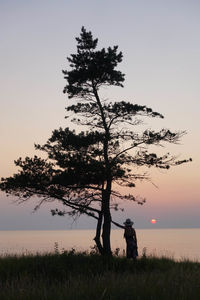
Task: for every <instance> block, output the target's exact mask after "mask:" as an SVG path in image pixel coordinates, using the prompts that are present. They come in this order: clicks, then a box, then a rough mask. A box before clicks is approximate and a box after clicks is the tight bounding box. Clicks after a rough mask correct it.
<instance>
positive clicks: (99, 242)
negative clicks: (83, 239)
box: [94, 213, 104, 255]
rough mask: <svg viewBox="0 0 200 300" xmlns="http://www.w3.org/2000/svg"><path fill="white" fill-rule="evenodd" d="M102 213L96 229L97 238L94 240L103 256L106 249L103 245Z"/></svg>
mask: <svg viewBox="0 0 200 300" xmlns="http://www.w3.org/2000/svg"><path fill="white" fill-rule="evenodd" d="M102 219H103V218H102V213H99V219H98V222H97V228H96V236H95V238H94V241H95V243H96V245H97V248H98V250H99V253H100V254H101V255H104V248H103V246H102V244H101V226H102Z"/></svg>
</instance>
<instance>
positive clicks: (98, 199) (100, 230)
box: [0, 27, 187, 254]
mask: <svg viewBox="0 0 200 300" xmlns="http://www.w3.org/2000/svg"><path fill="white" fill-rule="evenodd" d="M76 41H77V53H76V54H72V55H71V56H70V57H68V61H69V65H70V69H69V70H66V71H63V73H64V78H65V79H66V82H67V84H66V86H65V88H64V93H67V94H68V96H69V99H71V98H74V99H76V102H75V103H74V104H73V105H70V106H68V107H67V108H66V110H67V114H68V116H67V117H68V118H69V119H68V120H69V121H72V122H73V123H75V124H76V128H77V133H76V131H75V130H70V129H69V128H65V129H62V128H60V129H58V130H54V131H53V133H52V136H51V138H50V139H49V140H48V141H47V143H46V144H44V145H42V146H41V145H35V147H36V149H39V150H41V151H44V152H46V153H47V155H48V159H42V158H39V157H37V156H34V157H33V158H29V157H26V158H25V160H22V159H21V158H19V159H18V160H17V161H15V164H16V166H18V167H20V171H19V172H18V173H17V174H14V175H13V176H12V177H9V178H2V181H1V184H0V188H1V190H3V191H5V192H6V193H8V194H11V195H14V196H17V197H19V202H24V201H27V200H28V199H29V198H31V197H32V196H37V197H39V198H41V199H40V202H39V203H38V205H37V207H36V209H37V208H39V207H40V205H41V204H42V203H44V202H48V201H54V200H55V199H57V200H58V201H60V202H61V203H62V204H63V205H64V209H63V210H59V209H54V210H52V214H54V215H55V214H57V215H65V214H68V215H71V216H79V215H82V214H85V215H88V216H90V217H92V218H94V219H96V221H97V228H96V236H95V242H96V245H97V247H98V249H99V252H100V253H101V254H111V245H110V230H111V222H113V223H114V224H116V225H117V223H116V222H114V221H113V220H112V218H111V209H116V210H117V209H118V202H117V201H119V200H129V201H135V202H137V203H139V204H143V203H144V201H145V200H144V199H138V198H135V197H134V196H133V195H132V194H128V195H123V194H122V193H120V192H119V189H118V190H117V189H116V185H117V184H118V185H120V186H125V187H130V188H134V186H135V181H136V180H137V179H148V176H147V175H146V174H145V173H140V174H138V173H137V172H136V170H137V169H138V166H146V167H156V168H163V169H168V168H169V167H170V166H174V165H178V164H181V163H183V162H186V161H187V160H183V161H177V160H176V158H175V157H173V156H171V155H170V154H169V153H167V154H164V155H163V156H160V155H157V154H156V153H151V152H148V147H149V146H150V145H161V144H162V143H163V142H169V143H177V142H178V140H179V139H180V137H181V136H182V135H183V134H184V132H175V133H174V132H171V131H170V130H168V129H162V130H160V131H158V132H157V131H153V130H149V129H147V130H145V131H144V132H142V133H138V132H137V131H136V129H135V127H136V126H137V125H139V124H141V123H142V118H143V117H149V118H163V116H162V115H161V114H160V113H158V112H155V111H153V110H152V109H151V108H148V107H146V106H141V105H138V104H132V103H130V102H125V101H121V102H109V101H105V100H103V99H102V98H101V97H100V94H99V91H100V88H102V87H105V86H120V87H123V85H122V84H123V82H124V74H122V73H121V72H120V71H118V70H117V69H116V68H117V65H118V64H119V63H120V62H121V61H122V52H118V47H117V46H114V47H113V48H111V47H109V48H108V49H105V48H103V49H101V50H97V44H98V39H93V36H92V33H91V32H90V31H86V30H85V28H84V27H82V29H81V34H80V37H78V38H76ZM77 100H78V101H77ZM71 115H73V117H72V116H71ZM83 127H84V128H87V131H81V129H80V128H83ZM136 167H137V168H136Z"/></svg>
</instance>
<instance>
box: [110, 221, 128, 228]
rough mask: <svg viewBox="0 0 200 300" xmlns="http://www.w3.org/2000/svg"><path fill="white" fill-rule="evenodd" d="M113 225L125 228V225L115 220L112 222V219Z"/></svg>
mask: <svg viewBox="0 0 200 300" xmlns="http://www.w3.org/2000/svg"><path fill="white" fill-rule="evenodd" d="M111 222H112V223H113V224H114V225H115V226H117V227H120V228H122V229H125V226H122V225H120V224H119V223H117V222H114V221H111Z"/></svg>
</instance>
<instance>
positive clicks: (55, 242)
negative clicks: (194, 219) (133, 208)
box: [0, 228, 200, 262]
mask: <svg viewBox="0 0 200 300" xmlns="http://www.w3.org/2000/svg"><path fill="white" fill-rule="evenodd" d="M136 233H137V239H138V250H139V251H138V252H139V256H141V255H144V254H145V255H147V256H157V257H163V256H164V257H169V258H173V259H175V260H192V261H199V262H200V228H194V229H191V228H190V229H186V228H184V229H136ZM94 236H95V230H73V229H72V230H53V231H51V230H48V231H47V230H46V231H42V230H37V231H34V230H32V231H30V230H29V231H26V230H23V231H0V256H5V255H12V254H15V255H21V254H23V255H26V254H36V253H40V254H42V253H52V252H60V253H62V252H64V251H70V250H72V249H74V250H75V251H88V252H90V251H93V247H94V241H93V238H94ZM111 244H112V250H113V251H115V250H116V249H117V248H118V249H119V250H118V251H119V254H120V255H125V248H126V245H125V240H124V238H123V230H118V229H115V230H112V233H111ZM74 250H73V251H74Z"/></svg>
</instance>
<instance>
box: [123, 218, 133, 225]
mask: <svg viewBox="0 0 200 300" xmlns="http://www.w3.org/2000/svg"><path fill="white" fill-rule="evenodd" d="M124 225H125V226H132V225H133V222H132V221H131V219H126V222H124Z"/></svg>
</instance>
